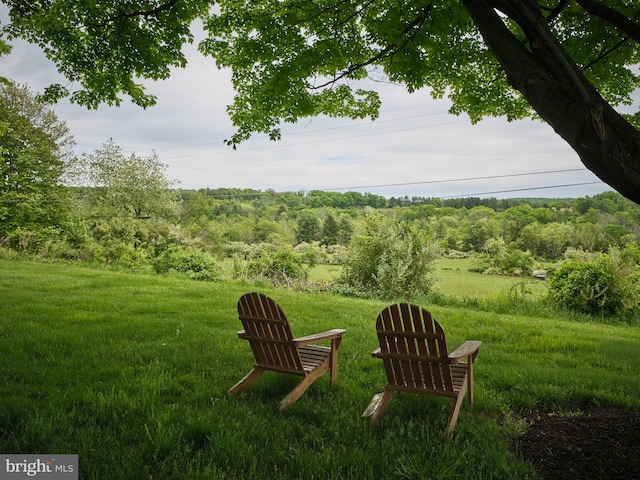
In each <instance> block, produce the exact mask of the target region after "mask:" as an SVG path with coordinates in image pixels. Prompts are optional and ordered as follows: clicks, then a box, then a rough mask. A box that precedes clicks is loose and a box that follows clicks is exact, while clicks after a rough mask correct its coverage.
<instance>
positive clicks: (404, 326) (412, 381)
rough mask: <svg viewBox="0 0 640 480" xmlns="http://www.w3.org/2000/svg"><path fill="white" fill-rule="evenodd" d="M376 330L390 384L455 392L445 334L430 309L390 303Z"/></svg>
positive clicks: (379, 317)
mask: <svg viewBox="0 0 640 480" xmlns="http://www.w3.org/2000/svg"><path fill="white" fill-rule="evenodd" d="M376 330H377V333H378V341H379V342H380V355H379V357H380V358H382V360H383V363H384V368H385V372H386V375H387V382H388V384H389V386H390V387H391V388H394V387H397V388H398V389H399V390H407V391H416V392H419V391H424V390H429V391H433V393H436V394H441V395H453V381H452V378H451V368H450V363H449V359H448V351H447V343H446V338H445V334H444V331H443V329H442V327H441V326H440V324H439V323H438V322H437V320H436V319H435V318H433V317H432V315H431V313H430V312H429V311H428V310H426V309H424V308H421V307H419V306H417V305H411V304H407V303H401V304H396V305H391V306H389V307H387V308H386V309H384V310H383V311H382V312H381V313H380V315H378V318H377V320H376Z"/></svg>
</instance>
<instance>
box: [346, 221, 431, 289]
mask: <svg viewBox="0 0 640 480" xmlns="http://www.w3.org/2000/svg"><path fill="white" fill-rule="evenodd" d="M437 258H440V247H439V246H438V243H437V242H436V241H435V240H434V239H433V238H431V237H429V236H428V235H427V234H426V233H425V232H424V231H422V230H418V229H415V228H412V227H411V226H409V225H408V224H407V223H405V222H399V221H390V220H387V219H386V218H385V217H384V215H382V214H380V213H372V214H370V215H369V216H368V217H367V219H366V220H365V223H364V233H363V234H362V235H357V236H354V237H353V239H352V241H351V244H350V246H349V249H348V253H347V258H346V261H345V266H344V269H343V272H342V275H341V277H340V278H339V280H338V282H339V283H340V284H341V289H342V291H344V292H357V296H362V294H363V293H364V292H366V293H367V294H369V295H371V296H377V297H380V298H396V299H398V298H400V299H410V298H412V297H415V296H417V295H423V294H426V293H428V292H429V290H430V289H431V286H432V284H433V282H434V278H433V270H434V265H433V263H434V261H435V260H436V259H437Z"/></svg>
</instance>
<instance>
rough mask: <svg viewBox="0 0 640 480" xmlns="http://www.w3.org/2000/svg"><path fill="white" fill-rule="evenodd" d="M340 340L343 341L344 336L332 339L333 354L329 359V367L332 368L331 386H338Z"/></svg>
mask: <svg viewBox="0 0 640 480" xmlns="http://www.w3.org/2000/svg"><path fill="white" fill-rule="evenodd" d="M340 342H342V337H338V338H334V339H333V340H331V355H330V358H329V361H330V362H331V363H330V365H329V369H330V370H331V373H330V375H331V386H332V387H335V386H336V381H337V380H338V348H339V347H340Z"/></svg>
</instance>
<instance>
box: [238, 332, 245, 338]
mask: <svg viewBox="0 0 640 480" xmlns="http://www.w3.org/2000/svg"><path fill="white" fill-rule="evenodd" d="M246 335H247V332H245V331H244V330H240V331H239V332H238V338H244V337H245V336H246Z"/></svg>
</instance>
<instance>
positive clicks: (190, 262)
mask: <svg viewBox="0 0 640 480" xmlns="http://www.w3.org/2000/svg"><path fill="white" fill-rule="evenodd" d="M153 268H154V269H155V271H156V272H157V273H170V272H176V273H184V274H187V275H188V276H189V278H191V279H194V280H220V277H221V275H220V273H219V271H218V268H217V265H216V262H215V261H214V259H213V258H211V257H210V256H209V255H207V254H206V253H204V252H201V251H199V250H195V249H181V248H178V247H175V246H171V247H169V248H167V249H166V250H164V251H163V252H162V253H161V254H160V255H159V256H157V257H156V258H155V259H154V260H153Z"/></svg>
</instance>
